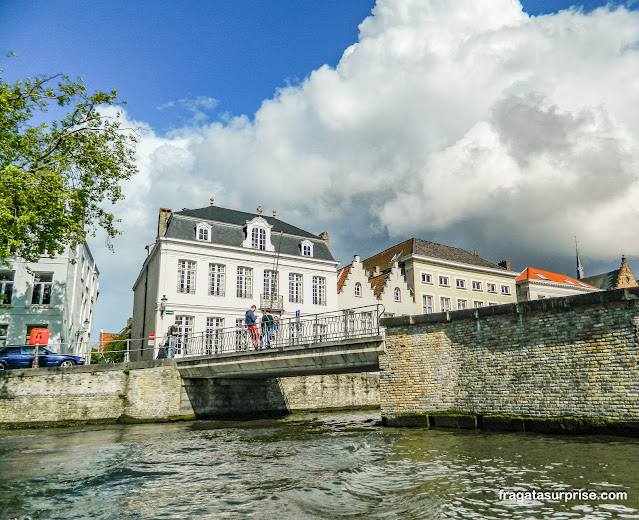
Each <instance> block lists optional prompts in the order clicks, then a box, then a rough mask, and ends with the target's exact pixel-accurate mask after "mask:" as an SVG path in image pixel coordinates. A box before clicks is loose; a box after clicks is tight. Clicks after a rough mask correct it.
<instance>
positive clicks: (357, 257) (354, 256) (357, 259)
mask: <svg viewBox="0 0 639 520" xmlns="http://www.w3.org/2000/svg"><path fill="white" fill-rule="evenodd" d="M356 262H357V263H359V255H353V263H356Z"/></svg>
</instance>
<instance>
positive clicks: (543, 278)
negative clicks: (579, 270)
mask: <svg viewBox="0 0 639 520" xmlns="http://www.w3.org/2000/svg"><path fill="white" fill-rule="evenodd" d="M524 280H533V281H536V282H554V283H560V284H563V285H567V286H572V287H585V288H587V289H596V287H594V286H592V285H589V284H587V283H585V282H582V281H581V280H577V279H575V278H572V277H570V276H567V275H565V274H558V273H552V272H550V271H544V270H542V269H536V268H534V267H526V269H524V270H523V271H522V272H521V274H520V275H519V276H518V277H517V278H516V279H515V281H516V282H521V281H524Z"/></svg>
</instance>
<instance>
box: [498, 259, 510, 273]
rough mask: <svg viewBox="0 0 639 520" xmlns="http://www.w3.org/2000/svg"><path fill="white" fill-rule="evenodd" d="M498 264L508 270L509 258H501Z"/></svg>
mask: <svg viewBox="0 0 639 520" xmlns="http://www.w3.org/2000/svg"><path fill="white" fill-rule="evenodd" d="M498 265H499V267H503V268H504V269H506V271H510V260H502V261H501V262H499V264H498Z"/></svg>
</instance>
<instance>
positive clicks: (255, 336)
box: [244, 305, 260, 350]
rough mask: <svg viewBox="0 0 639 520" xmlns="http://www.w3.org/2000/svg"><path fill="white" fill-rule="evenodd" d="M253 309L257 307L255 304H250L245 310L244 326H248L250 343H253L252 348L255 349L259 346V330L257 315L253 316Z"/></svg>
mask: <svg viewBox="0 0 639 520" xmlns="http://www.w3.org/2000/svg"><path fill="white" fill-rule="evenodd" d="M255 309H257V307H256V306H255V305H251V308H250V309H249V310H248V311H246V316H244V322H245V323H246V327H247V328H248V330H249V333H250V335H251V343H253V348H254V349H255V350H257V349H259V348H260V332H259V331H258V330H257V317H256V316H255Z"/></svg>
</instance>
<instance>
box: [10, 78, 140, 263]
mask: <svg viewBox="0 0 639 520" xmlns="http://www.w3.org/2000/svg"><path fill="white" fill-rule="evenodd" d="M121 104H123V103H121V102H118V101H117V92H116V91H115V90H112V91H111V92H101V91H96V92H95V93H93V94H89V93H88V92H87V89H86V87H85V85H84V82H83V80H82V79H80V78H79V79H77V80H75V81H74V80H71V79H69V78H68V77H67V76H61V75H60V76H54V77H37V78H35V79H31V78H26V79H24V80H19V81H17V82H15V83H7V82H5V81H4V80H3V77H2V69H0V264H2V263H3V262H4V263H6V261H7V259H8V257H9V256H12V255H17V256H20V257H22V258H24V259H25V260H28V261H37V260H38V258H39V256H40V254H41V253H42V252H43V251H45V250H46V251H47V252H48V254H51V255H57V254H60V253H62V251H64V249H65V247H66V246H75V245H77V244H80V243H82V242H83V241H84V240H85V236H86V234H87V233H90V234H91V235H92V236H95V233H96V230H97V229H98V228H102V229H104V230H105V231H106V234H107V237H108V238H107V244H108V246H109V248H110V249H112V246H111V242H110V240H111V239H112V238H113V237H114V236H116V235H117V234H119V231H118V230H117V228H116V224H117V222H119V221H118V220H117V219H116V218H115V216H114V215H113V213H111V212H110V211H107V209H105V206H106V204H105V203H107V202H110V203H111V204H114V203H115V202H116V201H118V200H120V199H123V198H124V196H123V193H122V189H121V184H122V182H123V181H126V180H127V179H129V178H130V177H131V176H132V175H133V174H134V173H136V172H137V167H136V166H135V162H134V161H135V143H136V142H137V134H136V133H135V132H134V131H132V130H131V129H127V128H123V127H122V123H121V121H119V120H118V117H119V116H120V113H119V111H117V115H116V116H114V117H108V116H106V115H102V114H101V113H100V112H99V109H100V108H101V107H104V106H116V107H117V106H119V105H121ZM109 112H113V110H109ZM65 113H66V115H64V114H65ZM52 114H58V115H59V117H53V116H52Z"/></svg>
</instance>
